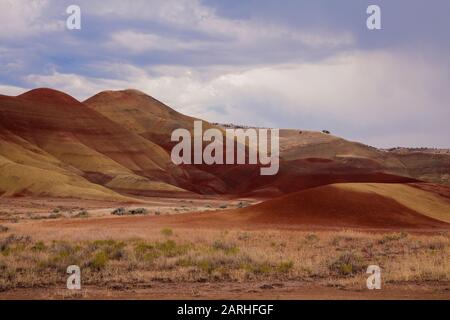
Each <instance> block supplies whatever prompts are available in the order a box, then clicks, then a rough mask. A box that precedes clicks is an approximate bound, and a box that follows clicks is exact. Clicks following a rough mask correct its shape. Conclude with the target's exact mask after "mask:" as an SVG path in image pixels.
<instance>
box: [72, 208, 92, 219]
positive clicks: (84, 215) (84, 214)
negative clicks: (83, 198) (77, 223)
mask: <svg viewBox="0 0 450 320" xmlns="http://www.w3.org/2000/svg"><path fill="white" fill-rule="evenodd" d="M87 217H89V212H87V211H86V210H81V211H80V212H78V213H77V214H76V215H74V218H87Z"/></svg>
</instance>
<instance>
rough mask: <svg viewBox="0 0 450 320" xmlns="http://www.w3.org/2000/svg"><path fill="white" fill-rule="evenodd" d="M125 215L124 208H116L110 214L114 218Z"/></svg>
mask: <svg viewBox="0 0 450 320" xmlns="http://www.w3.org/2000/svg"><path fill="white" fill-rule="evenodd" d="M125 213H126V211H125V208H117V209H115V210H113V212H111V214H113V215H116V216H123V215H124V214H125Z"/></svg>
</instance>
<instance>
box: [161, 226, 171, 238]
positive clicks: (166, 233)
mask: <svg viewBox="0 0 450 320" xmlns="http://www.w3.org/2000/svg"><path fill="white" fill-rule="evenodd" d="M161 233H162V234H163V235H164V236H166V237H170V236H171V235H172V234H173V231H172V229H170V228H164V229H162V230H161Z"/></svg>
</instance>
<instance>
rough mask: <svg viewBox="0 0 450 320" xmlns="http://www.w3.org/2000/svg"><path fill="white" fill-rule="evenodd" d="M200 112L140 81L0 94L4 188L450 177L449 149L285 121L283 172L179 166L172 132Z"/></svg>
mask: <svg viewBox="0 0 450 320" xmlns="http://www.w3.org/2000/svg"><path fill="white" fill-rule="evenodd" d="M194 120H195V118H192V117H189V116H185V115H183V114H181V113H179V112H177V111H175V110H173V109H171V108H170V107H168V106H167V105H165V104H163V103H161V102H160V101H158V100H156V99H154V98H152V97H150V96H149V95H146V94H144V93H142V92H139V91H136V90H122V91H105V92H101V93H99V94H97V95H95V96H93V97H91V98H89V99H87V100H86V101H84V102H79V101H77V100H76V99H74V98H73V97H71V96H69V95H67V94H65V93H62V92H59V91H56V90H52V89H35V90H31V91H29V92H26V93H24V94H22V95H19V96H17V97H10V96H0V173H1V177H2V180H1V181H0V193H1V194H2V195H3V196H18V195H37V196H58V197H64V196H67V197H79V198H92V197H93V198H97V197H101V198H108V197H111V198H117V197H123V196H125V197H129V196H131V195H141V196H151V195H158V194H166V195H167V194H169V195H177V194H186V193H191V194H192V193H196V194H223V195H231V196H253V197H261V198H273V197H277V196H281V195H283V194H287V193H292V192H296V191H300V190H307V189H310V188H314V187H318V186H323V185H327V184H333V183H401V184H403V183H412V182H417V181H418V180H424V181H428V182H437V183H441V184H449V181H450V155H448V154H430V153H417V152H415V153H406V154H405V153H396V152H388V151H383V150H378V149H376V148H372V147H370V146H366V145H363V144H361V143H357V142H351V141H347V140H345V139H342V138H339V137H336V136H333V135H330V134H324V133H322V132H315V131H303V130H302V131H300V130H280V154H281V158H280V171H279V173H278V174H277V175H276V176H261V175H260V174H259V167H258V166H254V165H227V166H220V165H219V166H214V165H213V166H207V165H182V166H175V165H174V164H173V163H172V161H171V159H170V150H171V147H172V146H173V143H172V142H171V141H170V135H171V132H172V130H174V129H177V128H185V129H188V130H190V131H192V128H193V121H194ZM203 126H204V128H217V129H219V130H224V128H222V127H220V126H216V125H212V124H210V123H208V122H203Z"/></svg>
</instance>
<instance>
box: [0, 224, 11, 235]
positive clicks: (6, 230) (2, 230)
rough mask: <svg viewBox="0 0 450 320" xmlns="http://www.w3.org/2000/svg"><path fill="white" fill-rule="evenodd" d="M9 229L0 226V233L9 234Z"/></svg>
mask: <svg viewBox="0 0 450 320" xmlns="http://www.w3.org/2000/svg"><path fill="white" fill-rule="evenodd" d="M8 230H9V228H8V227H5V226H3V225H1V224H0V233H5V232H8Z"/></svg>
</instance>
